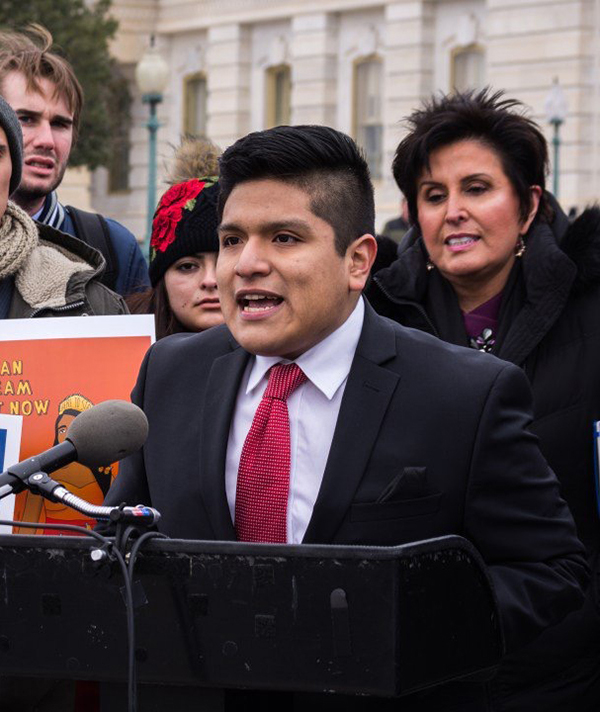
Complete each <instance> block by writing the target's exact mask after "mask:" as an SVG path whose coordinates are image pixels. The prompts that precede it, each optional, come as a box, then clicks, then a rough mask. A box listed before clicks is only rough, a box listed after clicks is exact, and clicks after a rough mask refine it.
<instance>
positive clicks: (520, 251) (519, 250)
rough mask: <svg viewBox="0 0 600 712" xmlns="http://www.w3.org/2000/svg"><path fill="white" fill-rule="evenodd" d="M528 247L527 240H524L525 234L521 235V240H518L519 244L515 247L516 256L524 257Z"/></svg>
mask: <svg viewBox="0 0 600 712" xmlns="http://www.w3.org/2000/svg"><path fill="white" fill-rule="evenodd" d="M526 249H527V246H526V245H525V240H523V235H519V241H518V242H517V246H516V248H515V257H523V255H524V254H525V250H526Z"/></svg>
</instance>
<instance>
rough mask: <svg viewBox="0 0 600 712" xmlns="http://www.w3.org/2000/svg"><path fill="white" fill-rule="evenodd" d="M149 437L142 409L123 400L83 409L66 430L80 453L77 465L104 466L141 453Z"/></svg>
mask: <svg viewBox="0 0 600 712" xmlns="http://www.w3.org/2000/svg"><path fill="white" fill-rule="evenodd" d="M147 437H148V420H147V418H146V415H145V413H144V411H143V410H141V409H140V408H138V407H137V405H134V404H133V403H129V402H128V401H123V400H107V401H104V402H103V403H98V405H95V406H94V407H93V408H90V409H89V410H84V411H83V412H82V413H80V414H79V415H78V416H77V417H76V418H75V419H74V420H73V422H72V423H71V425H70V426H69V429H68V430H67V440H69V441H70V442H71V443H72V444H73V445H74V446H75V449H76V450H77V462H80V463H81V464H82V465H85V466H86V467H90V468H91V467H101V466H103V465H110V463H111V462H116V461H117V460H122V459H123V458H124V457H127V455H131V454H132V453H134V452H135V451H136V450H139V449H140V448H141V447H142V445H143V444H144V443H145V442H146V438H147Z"/></svg>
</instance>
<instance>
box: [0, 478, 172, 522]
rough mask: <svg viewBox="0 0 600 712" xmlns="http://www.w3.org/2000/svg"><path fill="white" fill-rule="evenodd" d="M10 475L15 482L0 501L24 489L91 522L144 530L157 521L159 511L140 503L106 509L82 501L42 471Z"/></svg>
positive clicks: (2, 490) (3, 490)
mask: <svg viewBox="0 0 600 712" xmlns="http://www.w3.org/2000/svg"><path fill="white" fill-rule="evenodd" d="M10 474H11V475H12V476H13V477H14V479H15V483H14V485H13V486H12V487H10V486H8V485H7V486H5V487H2V488H0V499H2V498H3V497H6V496H7V495H9V494H11V493H12V492H20V491H21V490H23V489H25V488H27V489H28V490H30V491H31V492H33V494H37V495H40V496H42V497H45V498H46V499H49V500H50V501H51V502H62V503H63V504H66V505H67V506H68V507H71V508H72V509H74V510H76V511H77V512H81V514H84V515H86V516H87V517H91V518H92V519H100V520H109V521H111V522H114V523H116V524H135V525H139V526H143V527H151V526H153V525H154V524H156V522H158V520H159V519H160V512H158V510H156V509H153V508H152V507H146V506H144V505H143V504H138V505H136V506H135V507H126V506H125V505H124V504H121V505H120V506H118V507H105V506H104V505H96V504H91V503H90V502H86V500H85V499H81V497H77V495H74V494H73V493H72V492H69V490H67V489H66V488H65V487H63V486H62V485H61V484H60V483H58V482H56V480H53V479H52V478H51V477H50V476H49V475H48V474H47V473H45V472H42V471H41V470H40V471H39V472H34V473H33V474H32V475H29V476H28V477H25V478H19V477H18V476H15V475H14V473H10Z"/></svg>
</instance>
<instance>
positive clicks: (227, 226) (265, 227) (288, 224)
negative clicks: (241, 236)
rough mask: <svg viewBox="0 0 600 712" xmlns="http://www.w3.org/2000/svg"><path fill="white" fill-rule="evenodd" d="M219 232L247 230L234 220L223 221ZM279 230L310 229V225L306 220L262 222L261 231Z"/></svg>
mask: <svg viewBox="0 0 600 712" xmlns="http://www.w3.org/2000/svg"><path fill="white" fill-rule="evenodd" d="M218 230H219V232H227V231H232V232H245V230H244V229H243V228H242V227H241V226H240V225H238V224H237V223H234V222H229V223H221V224H220V225H219V228H218ZM279 230H298V231H303V232H304V231H310V230H311V227H310V225H309V224H308V223H307V222H305V221H304V220H294V219H290V220H273V221H271V222H267V223H261V226H260V231H261V232H263V233H265V232H278V231H279Z"/></svg>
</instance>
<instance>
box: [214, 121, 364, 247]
mask: <svg viewBox="0 0 600 712" xmlns="http://www.w3.org/2000/svg"><path fill="white" fill-rule="evenodd" d="M219 163H220V177H219V185H220V187H221V194H220V197H219V219H221V218H222V217H223V208H224V206H225V203H226V202H227V199H228V198H229V195H230V194H231V191H232V190H233V189H234V188H235V187H236V186H237V185H239V184H240V183H245V182H247V181H251V180H261V179H273V180H278V181H283V182H284V183H289V184H290V185H294V186H296V187H298V188H301V189H302V190H304V191H306V193H308V195H309V196H310V209H311V210H312V212H313V213H314V214H315V215H316V216H317V217H319V218H321V219H323V220H325V221H326V222H328V223H329V224H330V225H331V227H332V228H333V231H334V234H335V249H336V250H337V252H338V253H339V254H340V255H344V254H345V253H346V250H347V248H348V246H349V245H350V244H351V243H352V242H353V241H354V240H356V239H357V238H358V237H360V236H361V235H365V234H369V235H372V234H374V231H375V200H374V196H373V185H372V183H371V178H370V175H369V168H368V166H367V162H366V160H365V158H364V155H363V154H362V152H361V150H360V149H359V148H358V146H357V145H356V144H355V143H354V141H353V140H352V139H351V138H350V137H349V136H346V134H343V133H341V132H340V131H336V130H335V129H332V128H330V127H328V126H277V127H276V128H273V129H268V130H267V131H256V132H254V133H251V134H248V135H247V136H244V138H241V139H239V140H238V141H236V142H235V143H234V144H233V146H230V147H229V148H228V149H227V150H226V151H225V153H224V154H223V155H222V156H221V158H220V160H219Z"/></svg>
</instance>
